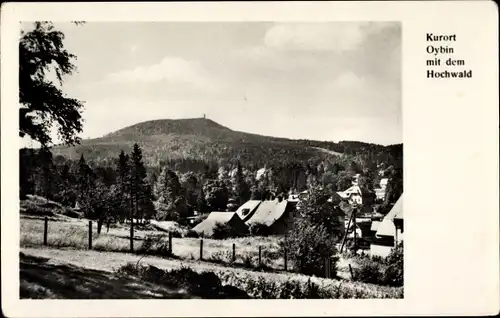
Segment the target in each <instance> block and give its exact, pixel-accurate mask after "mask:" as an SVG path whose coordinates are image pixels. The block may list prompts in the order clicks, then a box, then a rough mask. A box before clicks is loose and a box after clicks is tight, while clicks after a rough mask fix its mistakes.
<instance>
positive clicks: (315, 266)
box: [281, 219, 338, 277]
mask: <svg viewBox="0 0 500 318" xmlns="http://www.w3.org/2000/svg"><path fill="white" fill-rule="evenodd" d="M285 248H286V249H287V251H288V255H289V259H290V261H292V262H293V264H294V268H295V269H297V270H298V271H299V272H300V273H302V274H306V275H315V276H320V277H324V275H325V269H326V268H325V260H326V259H327V258H331V259H332V261H331V268H330V272H331V273H332V276H335V275H336V264H337V261H338V258H332V256H333V255H335V254H336V252H337V250H336V248H335V241H334V240H333V239H332V238H331V235H329V234H328V233H327V231H326V228H325V227H323V226H322V225H312V224H311V223H310V222H309V221H308V220H305V219H299V220H297V222H296V223H295V228H294V231H292V232H291V233H290V235H289V236H288V238H287V239H286V240H285V241H282V242H281V249H282V250H283V249H285Z"/></svg>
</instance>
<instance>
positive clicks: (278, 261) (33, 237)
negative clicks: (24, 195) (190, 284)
mask: <svg viewBox="0 0 500 318" xmlns="http://www.w3.org/2000/svg"><path fill="white" fill-rule="evenodd" d="M20 229H21V233H20V244H21V247H37V246H43V233H44V218H42V217H33V216H21V224H20ZM151 238H152V241H153V244H152V245H151V246H148V248H147V250H146V249H145V245H146V241H147V240H148V239H151ZM279 240H280V238H279V237H275V236H269V237H242V238H232V239H224V240H215V239H209V238H204V239H203V260H205V261H211V262H216V263H233V262H232V250H233V244H235V255H236V261H235V262H234V263H235V264H233V265H238V264H239V265H241V266H245V267H259V264H258V257H259V246H261V249H262V251H261V253H262V254H261V264H260V267H267V268H269V269H276V270H280V269H283V268H284V257H283V255H281V253H280V252H279ZM200 241H201V239H199V238H189V237H184V238H179V237H173V238H172V254H173V255H174V256H175V257H176V258H180V259H190V260H195V259H199V258H200ZM47 246H49V247H56V248H72V249H88V248H89V223H88V220H84V219H73V218H69V217H68V218H64V217H60V218H52V219H49V222H48V237H47ZM165 248H167V249H168V233H167V232H161V231H158V230H155V229H144V227H139V226H137V227H136V229H135V230H134V251H135V252H137V253H144V254H157V252H159V251H161V250H165ZM92 249H93V250H96V251H106V252H130V230H129V226H128V225H117V226H116V225H114V226H111V227H110V228H109V231H107V228H106V227H103V229H102V232H101V234H97V225H96V224H95V222H93V224H92ZM288 268H289V269H291V266H288Z"/></svg>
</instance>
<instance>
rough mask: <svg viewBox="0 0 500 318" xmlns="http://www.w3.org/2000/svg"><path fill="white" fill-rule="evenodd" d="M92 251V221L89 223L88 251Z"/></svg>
mask: <svg viewBox="0 0 500 318" xmlns="http://www.w3.org/2000/svg"><path fill="white" fill-rule="evenodd" d="M91 249H92V221H89V250H91Z"/></svg>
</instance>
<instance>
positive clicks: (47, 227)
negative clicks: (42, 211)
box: [43, 217, 49, 245]
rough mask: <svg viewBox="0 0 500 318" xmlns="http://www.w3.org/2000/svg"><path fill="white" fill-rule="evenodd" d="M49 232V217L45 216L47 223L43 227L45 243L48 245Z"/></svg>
mask: <svg viewBox="0 0 500 318" xmlns="http://www.w3.org/2000/svg"><path fill="white" fill-rule="evenodd" d="M48 234H49V218H48V217H45V225H44V227H43V245H47V236H48Z"/></svg>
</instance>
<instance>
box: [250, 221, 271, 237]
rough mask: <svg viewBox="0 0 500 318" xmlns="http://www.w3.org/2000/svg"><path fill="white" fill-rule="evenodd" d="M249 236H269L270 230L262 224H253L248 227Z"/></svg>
mask: <svg viewBox="0 0 500 318" xmlns="http://www.w3.org/2000/svg"><path fill="white" fill-rule="evenodd" d="M249 230H250V235H252V236H269V235H271V229H270V228H269V226H267V225H266V224H264V223H253V224H252V225H250V228H249Z"/></svg>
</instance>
